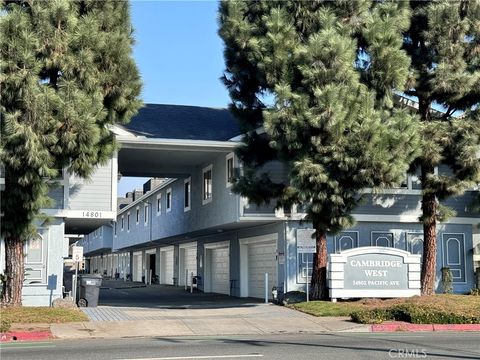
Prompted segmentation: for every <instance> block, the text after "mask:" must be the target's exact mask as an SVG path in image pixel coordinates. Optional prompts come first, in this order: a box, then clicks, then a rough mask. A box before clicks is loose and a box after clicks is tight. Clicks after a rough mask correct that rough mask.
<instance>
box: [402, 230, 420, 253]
mask: <svg viewBox="0 0 480 360" xmlns="http://www.w3.org/2000/svg"><path fill="white" fill-rule="evenodd" d="M408 235H415V237H414V238H413V239H412V240H414V239H416V237H417V236H421V238H422V244H423V242H424V241H425V237H424V235H423V231H407V232H405V250H406V251H408V252H409V253H412V247H411V244H410V242H409V241H408ZM412 254H413V253H412Z"/></svg>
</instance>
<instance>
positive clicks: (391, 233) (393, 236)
mask: <svg viewBox="0 0 480 360" xmlns="http://www.w3.org/2000/svg"><path fill="white" fill-rule="evenodd" d="M374 234H389V235H392V244H391V246H388V247H392V248H394V247H395V234H394V233H393V232H390V231H380V230H375V231H370V245H371V246H381V245H378V239H380V238H382V239H385V240H388V238H386V237H385V236H382V237H377V238H376V239H375V244H374V243H373V236H374Z"/></svg>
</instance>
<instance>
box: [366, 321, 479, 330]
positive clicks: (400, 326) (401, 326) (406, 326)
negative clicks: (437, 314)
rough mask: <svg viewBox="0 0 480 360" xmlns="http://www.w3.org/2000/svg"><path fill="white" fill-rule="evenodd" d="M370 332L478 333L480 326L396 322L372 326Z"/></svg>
mask: <svg viewBox="0 0 480 360" xmlns="http://www.w3.org/2000/svg"><path fill="white" fill-rule="evenodd" d="M371 331H372V332H396V331H411V332H415V331H480V324H410V323H405V322H396V323H384V324H377V325H372V329H371Z"/></svg>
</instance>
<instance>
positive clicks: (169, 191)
mask: <svg viewBox="0 0 480 360" xmlns="http://www.w3.org/2000/svg"><path fill="white" fill-rule="evenodd" d="M166 200H167V212H170V211H172V189H167V198H166Z"/></svg>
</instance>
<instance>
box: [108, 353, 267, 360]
mask: <svg viewBox="0 0 480 360" xmlns="http://www.w3.org/2000/svg"><path fill="white" fill-rule="evenodd" d="M251 357H263V355H262V354H244V355H201V356H200V355H199V356H175V357H161V358H142V359H117V360H195V359H239V358H251Z"/></svg>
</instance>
